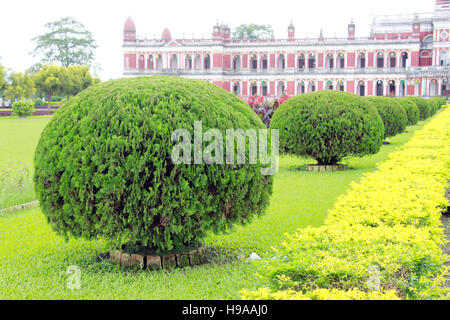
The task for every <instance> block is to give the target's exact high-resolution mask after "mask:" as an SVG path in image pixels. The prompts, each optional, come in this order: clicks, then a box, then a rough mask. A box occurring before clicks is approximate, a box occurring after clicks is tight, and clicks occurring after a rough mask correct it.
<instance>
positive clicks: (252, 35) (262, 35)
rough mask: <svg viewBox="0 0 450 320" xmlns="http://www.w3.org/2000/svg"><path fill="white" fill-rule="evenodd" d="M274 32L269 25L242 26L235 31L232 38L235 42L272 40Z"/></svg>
mask: <svg viewBox="0 0 450 320" xmlns="http://www.w3.org/2000/svg"><path fill="white" fill-rule="evenodd" d="M272 35H273V30H272V27H271V26H270V25H268V24H254V23H251V24H241V25H240V26H238V27H236V28H235V29H234V31H233V34H232V38H233V39H234V40H243V39H245V38H247V39H249V40H265V39H270V38H272Z"/></svg>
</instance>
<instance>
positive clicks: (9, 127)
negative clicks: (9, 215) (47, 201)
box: [0, 116, 51, 209]
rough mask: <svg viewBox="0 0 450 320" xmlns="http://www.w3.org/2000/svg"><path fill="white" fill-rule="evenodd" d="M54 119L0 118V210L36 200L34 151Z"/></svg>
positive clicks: (44, 117) (45, 117)
mask: <svg viewBox="0 0 450 320" xmlns="http://www.w3.org/2000/svg"><path fill="white" fill-rule="evenodd" d="M50 119H51V116H43V117H29V118H16V117H14V118H13V117H0V209H3V208H6V207H9V206H13V205H16V204H22V203H25V202H29V201H32V200H35V199H36V195H35V193H34V189H33V184H32V179H31V177H32V167H33V165H32V163H33V156H34V149H35V148H36V144H37V142H38V140H39V137H40V136H41V132H42V130H43V129H44V127H45V125H46V124H47V123H48V122H49V120H50Z"/></svg>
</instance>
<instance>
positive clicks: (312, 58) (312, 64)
mask: <svg viewBox="0 0 450 320" xmlns="http://www.w3.org/2000/svg"><path fill="white" fill-rule="evenodd" d="M308 67H309V68H310V69H314V68H315V67H316V56H315V55H314V54H312V53H311V54H310V55H309V58H308Z"/></svg>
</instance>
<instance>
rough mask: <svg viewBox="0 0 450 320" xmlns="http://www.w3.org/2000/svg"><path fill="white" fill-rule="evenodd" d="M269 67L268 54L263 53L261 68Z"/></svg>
mask: <svg viewBox="0 0 450 320" xmlns="http://www.w3.org/2000/svg"><path fill="white" fill-rule="evenodd" d="M268 67H269V62H268V60H267V55H265V54H263V55H262V56H261V69H263V70H267V69H268Z"/></svg>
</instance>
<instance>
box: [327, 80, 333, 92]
mask: <svg viewBox="0 0 450 320" xmlns="http://www.w3.org/2000/svg"><path fill="white" fill-rule="evenodd" d="M333 89H334V86H333V81H331V80H328V81H327V90H333Z"/></svg>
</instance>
